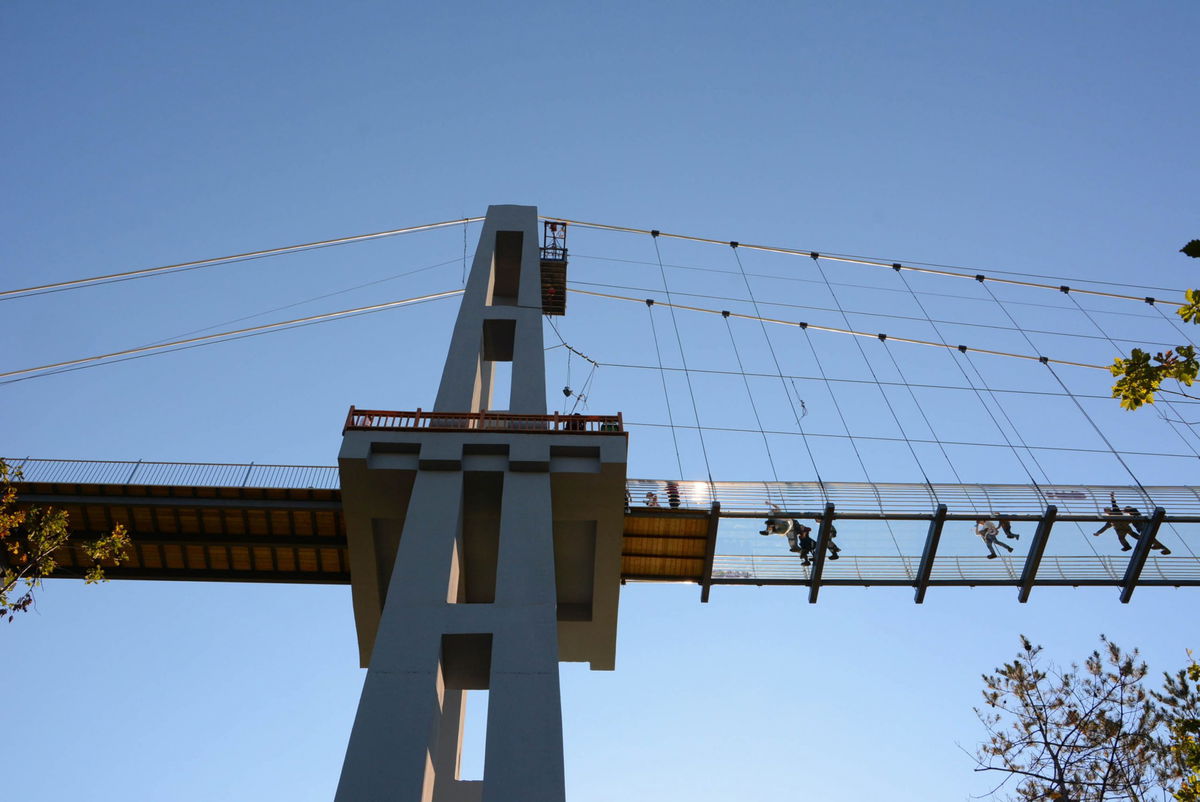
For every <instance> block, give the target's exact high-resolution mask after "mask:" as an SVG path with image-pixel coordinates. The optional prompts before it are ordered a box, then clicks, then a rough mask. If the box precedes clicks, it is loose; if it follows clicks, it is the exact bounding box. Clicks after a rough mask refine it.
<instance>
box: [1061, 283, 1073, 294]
mask: <svg viewBox="0 0 1200 802" xmlns="http://www.w3.org/2000/svg"><path fill="white" fill-rule="evenodd" d="M1058 291H1059V292H1061V293H1062V294H1063V295H1067V294H1068V293H1070V292H1071V288H1070V287H1068V286H1067V285H1066V284H1063V285H1061V286H1060V287H1059V288H1058Z"/></svg>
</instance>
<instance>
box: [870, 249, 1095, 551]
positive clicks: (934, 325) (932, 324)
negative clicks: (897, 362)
mask: <svg viewBox="0 0 1200 802" xmlns="http://www.w3.org/2000/svg"><path fill="white" fill-rule="evenodd" d="M892 267H893V269H895V272H896V275H898V276H899V277H900V281H901V283H903V284H904V288H905V289H906V290H908V294H909V295H910V296H911V297H912V299H913V301H914V302H916V304H917V308H918V309H920V310H921V314H922V315H924V316H925V320H926V321H927V322H928V323H929V325H930V327H931V328H932V329H933V331H934V334H935V335H936V336H937V338H938V340H939V341H941V343H942V344H943V345H946V346H949V343H948V342H947V340H946V338H945V337H944V336H943V335H942V330H941V328H940V327H939V326H938V324H937V323H935V322H934V320H933V317H932V316H931V315H930V314H929V310H927V309H926V308H925V304H924V302H923V301H921V296H920V295H918V294H917V292H916V290H914V289H913V288H912V285H911V284H909V283H908V278H907V277H905V275H904V271H902V270H899V269H898V267H899V266H898V265H893V266H892ZM1009 319H1010V320H1012V318H1011V316H1010V317H1009ZM1013 325H1014V326H1016V321H1013ZM1017 328H1018V329H1020V327H1019V326H1018V327H1017ZM1021 332H1022V334H1024V330H1021ZM1026 341H1027V342H1028V337H1026ZM1029 347H1030V348H1031V349H1032V350H1033V351H1034V352H1036V351H1037V348H1036V347H1034V345H1033V343H1032V342H1030V343H1029ZM958 353H959V354H960V355H961V356H962V360H963V361H964V362H966V364H967V365H968V366H969V367H970V368H971V370H972V371H973V372H974V373H975V376H976V378H977V379H978V380H979V384H980V386H982V387H983V389H984V391H986V392H987V394H988V397H989V398H991V399H992V403H993V404H995V405H996V408H997V409H999V410H1000V414H1001V415H1002V416H1003V417H1004V420H1005V421H1006V422H1007V423H1008V426H1009V428H1010V429H1012V432H1013V434H1014V435H1016V438H1017V441H1018V442H1020V444H1021V448H1023V449H1024V450H1025V453H1026V455H1028V457H1029V459H1030V460H1032V461H1033V464H1034V465H1035V466H1036V467H1037V469H1038V472H1039V473H1040V474H1041V475H1042V481H1043V482H1045V483H1046V484H1050V475H1049V474H1048V473H1047V472H1046V469H1045V468H1044V467H1042V463H1041V462H1039V461H1038V458H1037V454H1035V453H1033V450H1032V449H1031V448H1030V447H1029V444H1028V443H1026V442H1025V438H1024V437H1023V436H1022V435H1021V430H1020V429H1018V428H1017V426H1016V424H1014V423H1013V421H1012V418H1011V417H1009V414H1008V411H1007V410H1006V409H1005V408H1004V405H1003V404H1001V403H1000V401H999V399H997V398H996V393H995V392H994V391H993V390H992V388H991V386H990V385H988V382H987V379H986V378H985V377H984V375H983V373H982V372H981V371H980V370H979V368H978V367H976V366H975V363H974V362H972V361H971V355H970V353H969V352H968V350H967V349H966V347H965V346H959V348H958ZM951 359H953V361H954V365H955V367H957V368H958V370H959V372H960V373H962V377H963V380H964V381H966V383H967V386H968V387H970V388H971V391H972V392H973V393H975V397H976V398H977V399H979V405H980V406H982V407H983V411H984V412H986V413H987V415H988V417H989V418H991V421H992V425H993V426H995V427H996V431H998V432H999V433H1000V437H1001V438H1002V439H1003V440H1004V442H1005V444H1006V445H1008V448H1009V450H1010V451H1012V455H1013V457H1014V458H1015V459H1016V460H1017V464H1018V465H1020V466H1021V470H1023V471H1025V475H1026V476H1028V477H1029V482H1030V484H1032V485H1033V488H1034V490H1036V491H1037V492H1038V495H1040V496H1041V497H1042V502H1043V503H1045V504H1049V501H1048V500H1047V499H1046V496H1045V493H1044V492H1043V491H1042V488H1041V485H1039V484H1038V481H1037V479H1035V478H1034V477H1033V472H1032V471H1030V470H1029V466H1028V465H1026V464H1025V460H1024V459H1022V458H1021V452H1020V451H1018V450H1017V447H1016V446H1015V445H1013V442H1012V440H1011V439H1010V438H1009V436H1008V433H1007V432H1005V430H1004V427H1003V426H1001V425H1000V421H999V419H998V418H997V417H996V414H995V413H994V412H992V408H991V407H990V406H988V403H987V401H986V400H985V399H984V397H983V395H982V394H981V393H980V392H979V388H978V387H976V386H975V382H974V381H973V380H972V379H971V376H970V374H968V373H967V370H966V368H964V367H963V364H962V362H960V361H959V358H958V357H955V356H954V355H953V352H951ZM1075 528H1076V529H1078V530H1079V535H1080V537H1082V538H1083V542H1084V544H1085V545H1086V546H1087V547H1088V549H1090V550H1091V552H1092V554H1093V555H1094V556H1095V557H1096V559H1097V560H1099V559H1100V553H1099V552H1098V551H1096V547H1095V546H1093V545H1092V541H1091V539H1090V538H1088V537H1087V534H1086V533H1085V532H1084V531H1083V526H1082V525H1080V524H1079V523H1078V522H1077V523H1076V524H1075ZM1104 565H1106V566H1107V563H1105V564H1104Z"/></svg>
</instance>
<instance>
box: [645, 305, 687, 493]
mask: <svg viewBox="0 0 1200 802" xmlns="http://www.w3.org/2000/svg"><path fill="white" fill-rule="evenodd" d="M646 315H647V316H648V317H649V318H650V333H651V334H652V335H653V336H654V354H655V356H657V357H658V377H659V378H660V379H662V389H663V404H664V405H665V406H666V408H667V424H668V425H669V427H670V429H671V442H672V443H673V444H674V445H675V463H676V464H677V465H678V466H679V478H680V479H682V478H683V459H682V457H680V455H679V435H677V434H676V433H675V416H674V415H672V414H671V394H670V393H669V392H667V373H666V371H665V370H663V361H662V348H660V347H659V344H658V328H657V327H656V326H655V325H654V301H653V300H651V299H649V298H647V299H646Z"/></svg>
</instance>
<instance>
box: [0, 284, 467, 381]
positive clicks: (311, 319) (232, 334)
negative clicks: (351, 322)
mask: <svg viewBox="0 0 1200 802" xmlns="http://www.w3.org/2000/svg"><path fill="white" fill-rule="evenodd" d="M462 292H463V291H462V290H449V291H447V292H437V293H432V294H430V295H422V296H418V297H416V298H405V299H403V300H399V301H388V302H387V303H382V304H372V305H370V306H360V307H356V308H354V309H343V310H341V311H339V312H326V313H324V314H320V315H309V316H308V317H301V318H296V319H294V320H284V321H280V322H278V323H265V324H263V325H261V326H251V327H249V328H245V329H235V330H233V331H223V332H218V333H216V334H206V335H204V336H201V337H189V338H187V339H183V340H174V341H172V342H168V343H160V344H156V345H144V346H141V347H138V348H128V349H126V350H124V351H113V352H111V353H107V354H97V355H96V356H88V357H83V358H80V359H70V360H67V361H65V362H53V363H51V364H49V365H39V366H37V367H32V368H22V369H20V370H10V371H5V372H3V373H0V379H9V378H10V377H14V376H26V377H27V378H36V377H34V376H28V375H27V374H31V373H38V374H40V373H42V372H43V371H51V370H55V369H57V368H68V367H75V366H79V365H84V364H88V363H96V362H100V361H101V360H108V359H113V358H116V357H123V356H130V355H134V354H145V353H149V352H153V351H161V350H163V349H175V348H179V347H181V346H186V345H194V344H200V343H207V342H214V341H219V340H224V339H236V338H238V337H239V336H242V335H247V334H253V333H260V332H266V331H272V330H277V329H283V328H285V327H292V326H300V325H302V324H307V323H316V322H319V321H323V320H333V319H335V318H340V317H348V316H351V315H360V314H364V313H367V312H380V311H383V310H384V309H393V308H396V307H400V306H410V305H412V304H417V303H423V302H425V301H434V300H438V299H440V298H449V297H451V296H454V295H461V294H462ZM6 383H7V382H6Z"/></svg>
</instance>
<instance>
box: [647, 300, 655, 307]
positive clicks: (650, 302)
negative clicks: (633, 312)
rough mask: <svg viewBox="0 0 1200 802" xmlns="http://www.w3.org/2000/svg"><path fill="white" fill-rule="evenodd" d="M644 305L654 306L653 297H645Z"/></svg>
mask: <svg viewBox="0 0 1200 802" xmlns="http://www.w3.org/2000/svg"><path fill="white" fill-rule="evenodd" d="M646 306H654V299H653V298H647V299H646Z"/></svg>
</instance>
